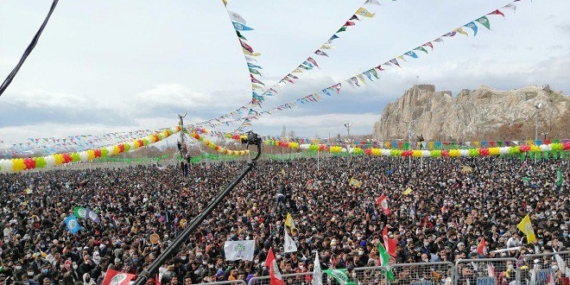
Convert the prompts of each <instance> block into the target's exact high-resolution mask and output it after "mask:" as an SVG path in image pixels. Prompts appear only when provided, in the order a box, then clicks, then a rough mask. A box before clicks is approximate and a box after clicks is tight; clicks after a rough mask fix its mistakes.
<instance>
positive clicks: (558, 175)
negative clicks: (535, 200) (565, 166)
mask: <svg viewBox="0 0 570 285" xmlns="http://www.w3.org/2000/svg"><path fill="white" fill-rule="evenodd" d="M562 182H564V178H563V177H562V170H560V168H558V172H557V173H556V185H557V186H558V187H560V186H562Z"/></svg>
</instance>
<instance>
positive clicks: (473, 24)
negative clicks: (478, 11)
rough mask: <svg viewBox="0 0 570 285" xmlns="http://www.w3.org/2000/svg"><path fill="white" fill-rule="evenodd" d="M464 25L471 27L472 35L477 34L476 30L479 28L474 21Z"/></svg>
mask: <svg viewBox="0 0 570 285" xmlns="http://www.w3.org/2000/svg"><path fill="white" fill-rule="evenodd" d="M464 27H467V28H470V29H472V30H473V36H477V30H479V28H477V25H476V24H475V22H469V23H467V24H465V26H464Z"/></svg>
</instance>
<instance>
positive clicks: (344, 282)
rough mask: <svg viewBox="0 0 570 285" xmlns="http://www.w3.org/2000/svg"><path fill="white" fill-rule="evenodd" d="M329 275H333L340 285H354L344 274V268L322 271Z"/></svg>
mask: <svg viewBox="0 0 570 285" xmlns="http://www.w3.org/2000/svg"><path fill="white" fill-rule="evenodd" d="M324 272H325V273H326V274H327V275H328V276H329V277H333V278H334V279H335V280H336V281H337V282H338V283H339V284H340V285H356V282H352V281H350V280H349V279H348V275H346V269H344V268H343V269H327V270H325V271H324Z"/></svg>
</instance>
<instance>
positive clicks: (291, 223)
mask: <svg viewBox="0 0 570 285" xmlns="http://www.w3.org/2000/svg"><path fill="white" fill-rule="evenodd" d="M285 225H286V226H288V227H289V228H290V229H296V227H295V221H293V217H291V214H289V213H287V218H286V219H285Z"/></svg>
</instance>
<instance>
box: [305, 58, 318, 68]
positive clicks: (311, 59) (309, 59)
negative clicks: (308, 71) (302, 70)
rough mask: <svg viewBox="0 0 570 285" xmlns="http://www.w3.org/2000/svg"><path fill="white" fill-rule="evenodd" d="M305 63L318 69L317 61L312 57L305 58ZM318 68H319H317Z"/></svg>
mask: <svg viewBox="0 0 570 285" xmlns="http://www.w3.org/2000/svg"><path fill="white" fill-rule="evenodd" d="M307 61H308V62H310V63H312V64H314V65H315V66H316V67H319V65H318V64H317V61H316V60H314V59H313V58H312V57H309V58H307ZM319 68H320V67H319Z"/></svg>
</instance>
